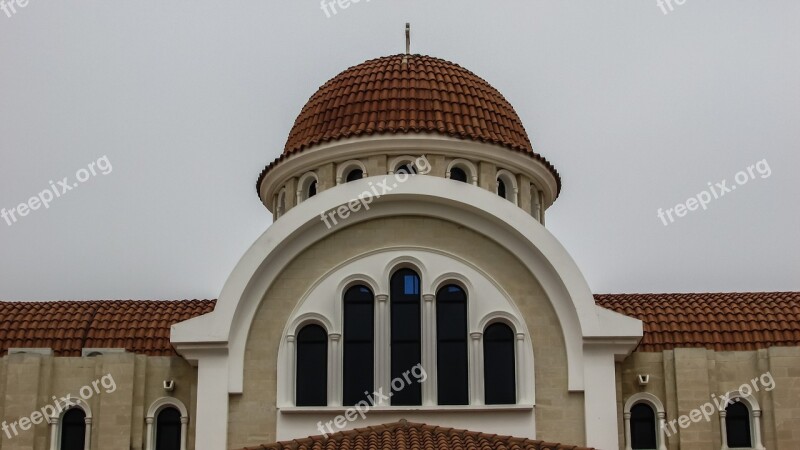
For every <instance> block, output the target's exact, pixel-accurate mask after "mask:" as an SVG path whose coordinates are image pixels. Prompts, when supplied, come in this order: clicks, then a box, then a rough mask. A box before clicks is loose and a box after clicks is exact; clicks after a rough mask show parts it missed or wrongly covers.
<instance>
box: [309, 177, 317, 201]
mask: <svg viewBox="0 0 800 450" xmlns="http://www.w3.org/2000/svg"><path fill="white" fill-rule="evenodd" d="M315 195H317V181H316V180H314V181H312V182H311V184H309V185H308V198H311V197H313V196H315Z"/></svg>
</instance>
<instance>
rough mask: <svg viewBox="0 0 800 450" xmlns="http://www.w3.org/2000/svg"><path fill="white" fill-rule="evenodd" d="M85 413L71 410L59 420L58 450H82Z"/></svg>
mask: <svg viewBox="0 0 800 450" xmlns="http://www.w3.org/2000/svg"><path fill="white" fill-rule="evenodd" d="M85 439H86V413H85V412H84V411H83V410H82V409H81V408H71V409H69V410H68V411H67V412H65V413H64V416H63V417H62V418H61V446H60V450H84V446H85V445H86V441H85Z"/></svg>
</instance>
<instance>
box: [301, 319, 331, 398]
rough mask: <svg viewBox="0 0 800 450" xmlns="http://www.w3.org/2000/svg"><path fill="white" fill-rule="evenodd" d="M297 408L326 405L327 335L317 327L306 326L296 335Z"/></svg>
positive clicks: (314, 325) (313, 325)
mask: <svg viewBox="0 0 800 450" xmlns="http://www.w3.org/2000/svg"><path fill="white" fill-rule="evenodd" d="M296 373H297V384H296V390H295V404H296V405H297V406H325V405H327V404H328V334H327V333H326V332H325V329H324V328H322V327H321V326H319V325H316V324H311V325H306V326H304V327H303V328H301V329H300V331H299V332H298V333H297V366H296Z"/></svg>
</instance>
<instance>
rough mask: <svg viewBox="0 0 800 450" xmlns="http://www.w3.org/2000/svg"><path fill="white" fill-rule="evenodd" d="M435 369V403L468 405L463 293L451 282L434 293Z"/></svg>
mask: <svg viewBox="0 0 800 450" xmlns="http://www.w3.org/2000/svg"><path fill="white" fill-rule="evenodd" d="M436 369H437V378H438V382H437V392H438V396H439V399H438V401H439V404H440V405H468V404H469V371H468V356H467V294H466V292H464V290H463V289H461V288H460V287H459V286H456V285H454V284H449V285H447V286H444V287H442V288H441V289H439V292H437V293H436Z"/></svg>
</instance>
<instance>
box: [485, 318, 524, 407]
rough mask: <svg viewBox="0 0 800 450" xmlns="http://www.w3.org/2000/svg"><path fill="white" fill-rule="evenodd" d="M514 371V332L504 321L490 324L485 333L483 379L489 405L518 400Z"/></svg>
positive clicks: (510, 402)
mask: <svg viewBox="0 0 800 450" xmlns="http://www.w3.org/2000/svg"><path fill="white" fill-rule="evenodd" d="M514 371H515V366H514V332H513V331H511V328H510V327H509V326H508V325H506V324H504V323H494V324H492V325H489V326H488V327H486V331H484V333H483V378H484V380H483V381H484V388H485V394H486V404H487V405H500V404H514V403H516V402H517V386H516V376H515V373H514Z"/></svg>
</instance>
